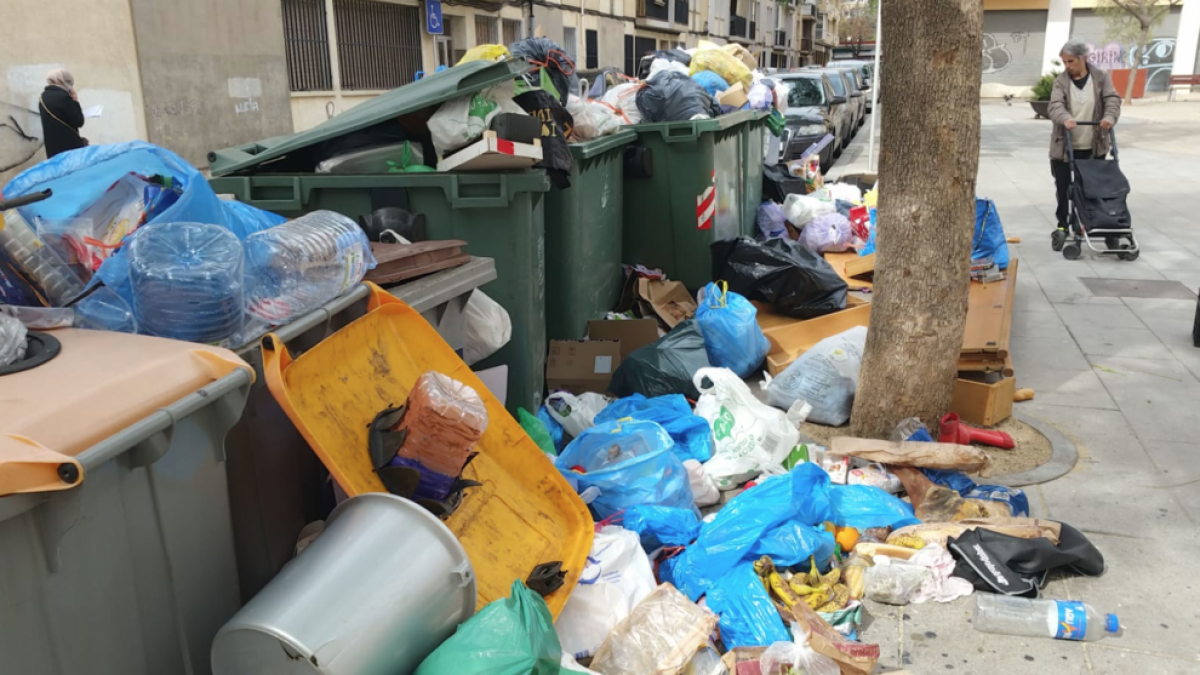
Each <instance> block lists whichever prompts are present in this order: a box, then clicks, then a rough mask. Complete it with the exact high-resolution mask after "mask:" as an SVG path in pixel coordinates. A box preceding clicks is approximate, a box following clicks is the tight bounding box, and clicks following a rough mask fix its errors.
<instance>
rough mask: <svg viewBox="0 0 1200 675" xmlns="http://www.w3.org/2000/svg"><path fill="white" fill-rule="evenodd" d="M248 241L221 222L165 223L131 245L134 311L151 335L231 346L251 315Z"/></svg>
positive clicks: (142, 231) (146, 229)
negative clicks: (247, 299)
mask: <svg viewBox="0 0 1200 675" xmlns="http://www.w3.org/2000/svg"><path fill="white" fill-rule="evenodd" d="M243 274H244V262H243V255H242V245H241V242H239V241H238V239H237V237H236V236H234V234H233V233H232V232H230V231H229V230H226V229H225V228H223V227H220V226H217V225H202V224H198V223H161V224H155V225H147V226H145V227H143V228H141V229H139V230H138V231H137V233H136V234H135V235H134V237H133V241H132V242H131V243H130V244H129V276H130V280H131V282H132V284H133V312H134V315H135V317H136V319H137V325H138V327H139V330H140V332H142V333H144V334H147V335H156V336H159V337H166V338H173V339H176V340H186V341H188V342H200V343H205V344H216V345H226V344H228V342H229V340H230V339H231V338H232V337H233V336H234V335H235V334H237V333H238V332H239V331H240V330H241V328H242V323H243V321H244V319H245V314H244V311H245V310H244V297H245V283H244V279H243Z"/></svg>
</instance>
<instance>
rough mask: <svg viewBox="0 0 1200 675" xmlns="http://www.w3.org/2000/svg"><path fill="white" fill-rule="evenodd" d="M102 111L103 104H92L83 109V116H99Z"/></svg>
mask: <svg viewBox="0 0 1200 675" xmlns="http://www.w3.org/2000/svg"><path fill="white" fill-rule="evenodd" d="M103 113H104V106H103V105H94V106H92V107H90V108H88V109H87V110H84V111H83V116H84V117H99V116H100V115H101V114H103Z"/></svg>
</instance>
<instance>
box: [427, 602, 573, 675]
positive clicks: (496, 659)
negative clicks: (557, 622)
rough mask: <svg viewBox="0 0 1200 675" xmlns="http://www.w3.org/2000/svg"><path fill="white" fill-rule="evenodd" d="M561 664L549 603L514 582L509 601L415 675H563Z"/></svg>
mask: <svg viewBox="0 0 1200 675" xmlns="http://www.w3.org/2000/svg"><path fill="white" fill-rule="evenodd" d="M561 658H562V647H561V646H560V645H559V642H558V634H557V633H555V632H554V621H553V620H552V619H551V618H550V608H549V607H546V601H545V600H542V598H541V596H539V595H538V594H537V593H534V592H533V591H531V590H529V589H528V588H526V587H525V584H524V583H523V582H521V581H514V582H513V585H512V592H511V593H509V596H508V597H507V598H505V599H503V600H496V601H494V602H492V603H490V604H489V605H488V606H487V607H484V608H483V609H482V610H480V611H479V613H478V614H476V615H475V616H473V617H471V618H470V619H467V621H466V623H464V624H462V625H460V626H459V627H458V630H457V631H456V632H455V633H454V635H452V636H450V638H449V639H448V640H446V641H445V642H443V643H442V645H441V646H440V647H438V648H437V649H435V650H434V651H433V653H432V654H430V655H429V656H428V657H427V658H426V659H425V660H424V661H422V662H421V665H420V667H418V668H417V672H416V673H415V675H560V673H561V672H563V671H562V667H561V666H560V665H559V662H560V659H561ZM568 672H570V671H568Z"/></svg>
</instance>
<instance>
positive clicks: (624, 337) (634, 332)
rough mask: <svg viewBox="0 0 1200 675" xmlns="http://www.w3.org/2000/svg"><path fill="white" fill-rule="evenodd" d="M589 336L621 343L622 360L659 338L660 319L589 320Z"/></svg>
mask: <svg viewBox="0 0 1200 675" xmlns="http://www.w3.org/2000/svg"><path fill="white" fill-rule="evenodd" d="M588 337H589V338H590V339H592V340H616V341H617V342H620V343H621V360H622V361H624V360H625V359H627V358H629V355H630V354H632V353H633V352H635V351H637V350H638V349H641V348H642V347H645V346H646V345H648V344H650V343H651V342H654V341H655V340H657V339H658V321H656V320H654V319H629V320H625V319H619V320H616V321H589V322H588Z"/></svg>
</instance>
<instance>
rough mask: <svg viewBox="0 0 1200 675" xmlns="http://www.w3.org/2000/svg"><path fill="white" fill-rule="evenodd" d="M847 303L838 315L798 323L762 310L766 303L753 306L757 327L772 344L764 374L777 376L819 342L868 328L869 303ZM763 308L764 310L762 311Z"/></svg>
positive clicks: (857, 300) (827, 315)
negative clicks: (853, 329) (756, 316)
mask: <svg viewBox="0 0 1200 675" xmlns="http://www.w3.org/2000/svg"><path fill="white" fill-rule="evenodd" d="M846 304H847V308H846V309H843V310H842V311H840V312H834V313H832V314H826V315H825V316H819V317H817V318H815V319H806V320H801V319H792V318H789V317H783V316H780V315H778V314H775V313H774V312H772V311H770V308H769V307H765V303H755V306H756V307H758V308H759V313H758V326H759V328H761V329H762V332H763V335H764V336H765V337H766V338H767V342H768V343H770V345H771V349H770V351H769V352H768V353H767V372H768V373H770V374H771V376H776V375H778V374H779V373H782V372H783V371H784V369H785V368H787V367H788V366H789V365H791V364H792V362H793V361H795V360H796V359H798V358H800V355H801V354H803V353H804V352H806V351H808V350H809V349H812V347H813V346H814V345H816V344H817V343H818V342H820V341H821V340H824V339H825V338H827V337H832V336H834V335H837V334H838V333H843V332H845V331H847V330H849V329H851V328H853V327H855V326H866V325H868V323H869V322H870V318H871V303H869V302H866V301H865V300H859V299H857V298H855V302H853V303H852V302H849V300H847V303H846ZM764 307H765V310H766V311H763V310H764Z"/></svg>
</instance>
